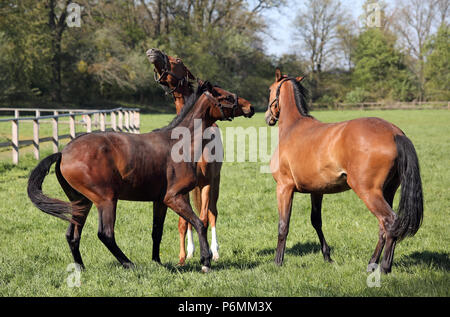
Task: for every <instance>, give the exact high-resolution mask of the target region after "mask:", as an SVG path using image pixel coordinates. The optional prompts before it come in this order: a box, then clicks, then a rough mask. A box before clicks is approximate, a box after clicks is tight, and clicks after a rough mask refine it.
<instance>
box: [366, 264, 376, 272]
mask: <svg viewBox="0 0 450 317" xmlns="http://www.w3.org/2000/svg"><path fill="white" fill-rule="evenodd" d="M377 268H378V264H376V263H369V265H368V266H367V272H368V273H372V272H375V271H376V269H377Z"/></svg>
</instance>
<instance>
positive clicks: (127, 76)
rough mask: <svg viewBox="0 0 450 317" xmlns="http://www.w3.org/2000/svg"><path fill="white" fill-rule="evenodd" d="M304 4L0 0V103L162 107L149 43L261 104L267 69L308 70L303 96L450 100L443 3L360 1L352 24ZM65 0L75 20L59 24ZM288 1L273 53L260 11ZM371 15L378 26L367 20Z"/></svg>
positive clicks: (325, 0)
mask: <svg viewBox="0 0 450 317" xmlns="http://www.w3.org/2000/svg"><path fill="white" fill-rule="evenodd" d="M302 3H303V4H302V5H296V4H298V3H297V2H295V1H288V0H248V1H244V0H139V1H138V0H115V1H113V0H109V1H108V0H104V1H101V0H75V1H72V0H38V1H36V0H0V103H1V104H3V105H10V106H11V105H14V106H17V105H22V104H23V105H32V104H33V105H41V106H42V105H47V106H48V105H50V106H51V105H54V106H62V105H65V106H66V107H69V106H73V107H83V108H89V107H95V108H98V107H101V106H105V107H107V106H110V105H112V104H115V105H116V104H120V105H125V106H126V105H128V104H133V105H134V106H136V105H139V106H140V107H142V108H143V109H149V110H151V111H156V110H158V109H160V110H161V111H166V110H167V107H166V106H167V105H168V104H170V103H171V100H170V98H168V97H165V96H164V92H163V90H162V89H161V88H160V87H159V86H158V85H157V84H156V83H155V82H154V80H153V68H152V65H151V64H150V63H149V62H148V60H147V59H146V56H145V52H146V50H147V49H149V48H151V47H157V48H160V49H162V50H163V51H165V52H166V53H167V54H169V55H172V56H177V57H180V58H182V59H183V61H184V62H185V64H186V65H187V66H188V67H189V68H190V69H191V71H192V72H193V73H194V74H195V75H196V76H197V77H199V78H202V79H207V80H210V81H211V82H214V83H216V84H218V85H220V86H223V87H225V88H226V89H228V90H230V91H235V92H237V93H238V94H239V95H242V96H245V98H246V99H248V100H250V101H252V102H253V103H254V104H255V105H256V106H258V107H260V108H263V107H264V106H266V103H267V87H268V86H269V85H270V83H271V82H272V81H273V78H274V69H275V68H276V67H281V68H282V70H283V72H285V73H290V74H292V75H307V77H306V78H307V80H306V81H305V82H306V85H307V86H308V88H309V91H310V100H311V102H319V103H334V102H366V101H380V100H396V101H397V100H398V101H412V100H420V101H423V100H439V101H443V100H444V101H445V100H449V97H450V92H449V88H448V87H450V78H449V76H450V75H449V73H450V71H449V68H450V66H449V61H450V58H449V52H450V48H449V46H450V45H449V34H450V29H449V24H448V4H449V1H448V0H399V1H397V2H396V3H395V4H389V5H387V4H386V3H384V2H382V1H370V0H368V1H366V2H365V3H364V7H363V8H364V11H365V14H364V15H363V16H362V17H360V18H359V19H360V21H358V20H354V19H353V18H352V17H351V16H350V14H349V13H348V12H347V11H346V10H345V7H344V6H343V5H342V3H341V2H340V1H339V0H306V1H304V2H302ZM72 4H76V5H77V6H78V8H79V10H80V11H79V13H80V14H81V19H80V23H81V25H80V26H79V27H76V26H75V27H73V26H72V27H71V25H70V23H68V22H67V21H68V19H70V18H71V15H70V14H71V11H70V10H67V9H68V8H69V9H70V8H71V7H70V6H71V5H72ZM373 4H375V6H374V5H373ZM285 6H290V7H293V6H294V7H295V9H296V10H298V13H297V15H296V17H295V19H294V21H292V24H293V25H294V26H295V36H294V37H293V39H292V42H293V43H295V44H296V46H295V49H293V50H292V53H289V54H284V55H282V56H270V55H268V54H267V53H266V49H265V45H264V44H265V43H264V41H265V37H264V34H267V32H268V29H269V26H270V25H269V24H270V23H276V22H273V21H271V22H269V21H267V19H266V18H265V17H266V16H267V15H270V13H271V12H274V10H278V9H281V8H283V7H285ZM373 8H375V9H373ZM372 16H373V17H374V18H375V20H376V21H375V22H376V23H378V24H377V25H369V24H370V23H366V22H367V21H368V20H367V19H368V18H370V17H372ZM377 17H378V18H379V19H378V20H377ZM361 21H362V22H363V23H361ZM273 36H277V34H274V35H273ZM170 109H171V108H170Z"/></svg>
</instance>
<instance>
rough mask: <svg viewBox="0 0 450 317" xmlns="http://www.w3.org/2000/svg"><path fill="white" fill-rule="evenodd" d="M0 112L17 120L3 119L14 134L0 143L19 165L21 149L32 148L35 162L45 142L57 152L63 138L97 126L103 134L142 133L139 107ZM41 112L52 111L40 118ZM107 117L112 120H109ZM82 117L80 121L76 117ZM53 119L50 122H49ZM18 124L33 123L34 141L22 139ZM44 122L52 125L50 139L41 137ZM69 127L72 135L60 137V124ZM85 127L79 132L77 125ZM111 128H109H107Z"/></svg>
mask: <svg viewBox="0 0 450 317" xmlns="http://www.w3.org/2000/svg"><path fill="white" fill-rule="evenodd" d="M1 112H14V118H7V119H0V123H2V122H11V128H12V135H11V141H10V142H3V143H0V148H2V147H9V146H11V147H12V161H13V164H18V163H19V147H20V146H21V145H22V146H27V145H33V152H34V157H35V159H37V160H39V158H40V155H39V145H40V143H43V142H52V143H53V152H54V153H56V152H58V150H59V149H58V148H59V141H60V140H62V139H68V138H70V139H74V138H76V137H77V136H78V135H80V134H83V133H86V132H87V133H90V132H92V127H93V126H95V127H98V128H99V130H100V131H107V130H108V131H110V130H111V131H121V132H130V133H139V132H140V113H139V109H136V108H116V109H110V110H83V109H81V110H67V109H58V110H55V109H32V108H20V109H18V108H0V113H1ZM20 112H28V113H29V112H34V113H35V116H34V117H20ZM42 112H51V113H53V114H52V115H45V116H43V115H41V113H42ZM107 115H109V117H110V120H109V121H107ZM77 117H81V120H80V121H77V120H76V118H77ZM59 118H68V121H60V120H59ZM48 120H50V121H48ZM19 122H33V139H32V140H19ZM41 123H50V124H51V125H52V136H51V137H43V138H41V137H39V126H40V124H41ZM60 124H69V131H70V132H69V134H64V135H59V132H58V131H59V125H60ZM77 124H78V125H80V124H81V125H83V126H85V127H86V132H76V125H77ZM108 126H109V127H110V128H108Z"/></svg>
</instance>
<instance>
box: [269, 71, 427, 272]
mask: <svg viewBox="0 0 450 317" xmlns="http://www.w3.org/2000/svg"><path fill="white" fill-rule="evenodd" d="M275 77H276V81H275V82H274V83H273V84H272V85H271V87H270V97H269V98H270V99H269V106H268V109H267V111H266V115H265V119H266V122H267V124H269V125H275V124H276V122H277V121H278V127H279V145H278V148H277V150H276V151H275V154H274V156H273V157H272V160H271V170H272V174H273V177H274V178H275V181H276V183H277V200H278V212H279V224H278V245H277V252H276V258H275V262H276V263H277V264H278V265H281V264H282V263H283V258H284V250H285V246H286V238H287V235H288V231H289V220H290V216H291V210H292V199H293V194H294V192H300V193H310V194H311V204H312V209H311V222H312V225H313V227H314V229H315V230H316V232H317V235H318V237H319V240H320V244H321V250H322V254H323V256H324V259H325V260H326V261H329V262H331V261H332V260H331V257H330V248H329V246H328V245H327V243H326V241H325V237H324V235H323V232H322V218H321V209H322V198H323V195H324V194H333V193H338V192H342V191H346V190H348V189H352V190H353V191H354V192H355V193H356V194H357V195H358V197H359V198H360V199H361V200H362V201H363V202H364V203H365V205H366V206H367V208H368V209H369V210H370V211H371V212H372V213H373V214H374V215H375V217H377V219H378V222H379V240H378V244H377V246H376V248H375V252H374V253H373V255H372V258H371V259H370V261H369V265H368V268H367V269H368V271H373V270H375V269H376V268H377V266H378V262H379V259H380V256H381V252H382V250H383V248H385V251H384V256H383V260H382V262H381V268H380V269H381V272H383V273H389V272H390V271H391V269H392V262H393V257H394V249H395V245H396V243H397V242H399V241H400V240H402V239H403V238H405V237H407V236H413V235H414V234H415V233H416V232H417V230H418V229H419V227H420V225H421V223H422V218H423V197H422V182H421V178H420V172H419V162H418V158H417V154H416V151H415V149H414V146H413V144H412V142H411V141H410V140H409V139H408V138H407V137H406V136H405V134H404V133H403V132H402V131H401V130H400V129H399V128H398V127H396V126H395V125H393V124H391V123H389V122H386V121H385V120H383V119H380V118H360V119H354V120H350V121H344V122H338V123H322V122H320V121H318V120H316V119H315V118H313V117H312V116H311V115H309V112H308V108H307V102H306V90H305V88H304V87H303V86H302V85H301V84H300V81H301V80H302V79H303V78H302V77H297V78H290V77H287V76H283V75H282V74H281V71H280V70H279V69H277V71H276V76H275ZM400 184H401V199H400V203H399V210H398V212H397V214H396V213H394V211H393V210H392V203H393V200H394V195H395V192H396V191H397V189H398V187H399V186H400Z"/></svg>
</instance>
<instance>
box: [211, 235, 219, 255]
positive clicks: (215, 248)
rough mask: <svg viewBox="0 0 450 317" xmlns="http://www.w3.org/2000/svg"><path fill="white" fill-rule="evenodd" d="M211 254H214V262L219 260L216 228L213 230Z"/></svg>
mask: <svg viewBox="0 0 450 317" xmlns="http://www.w3.org/2000/svg"><path fill="white" fill-rule="evenodd" d="M211 252H212V254H213V260H214V261H217V260H218V259H219V244H218V243H217V236H216V227H212V228H211Z"/></svg>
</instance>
